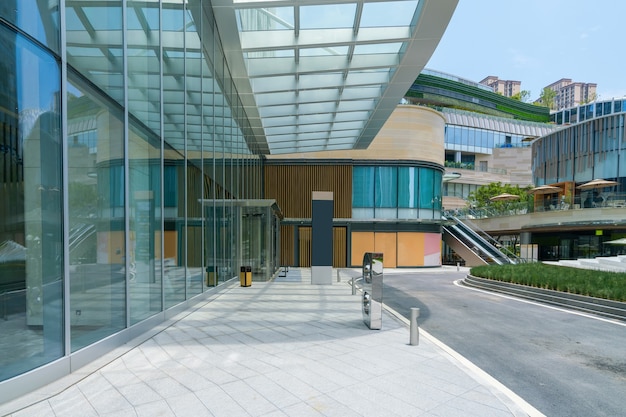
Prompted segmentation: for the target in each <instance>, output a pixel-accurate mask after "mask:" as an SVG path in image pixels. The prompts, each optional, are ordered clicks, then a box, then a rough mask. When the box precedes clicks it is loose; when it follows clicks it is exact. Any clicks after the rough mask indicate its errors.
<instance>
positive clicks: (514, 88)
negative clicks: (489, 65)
mask: <svg viewBox="0 0 626 417" xmlns="http://www.w3.org/2000/svg"><path fill="white" fill-rule="evenodd" d="M480 83H481V84H484V85H488V86H489V87H491V88H492V89H493V91H494V92H496V93H498V94H502V95H503V96H505V97H512V96H514V95H516V94H519V93H520V88H521V85H522V83H521V82H520V81H514V80H501V79H499V78H498V77H496V76H495V75H490V76H488V77H485V78H483V79H482V80H481V81H480Z"/></svg>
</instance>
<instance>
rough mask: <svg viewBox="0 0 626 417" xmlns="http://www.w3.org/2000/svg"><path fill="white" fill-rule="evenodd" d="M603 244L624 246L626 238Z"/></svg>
mask: <svg viewBox="0 0 626 417" xmlns="http://www.w3.org/2000/svg"><path fill="white" fill-rule="evenodd" d="M604 243H608V244H609V245H626V237H623V238H621V239H615V240H609V241H608V242H604Z"/></svg>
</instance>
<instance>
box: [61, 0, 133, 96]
mask: <svg viewBox="0 0 626 417" xmlns="http://www.w3.org/2000/svg"><path fill="white" fill-rule="evenodd" d="M65 17H66V24H65V28H66V36H67V46H66V50H67V62H68V64H69V65H71V66H72V67H74V68H75V69H77V70H78V71H79V72H80V73H81V74H82V75H83V76H84V77H87V79H89V81H91V82H92V83H94V84H95V85H97V86H98V87H100V88H101V89H102V90H104V91H105V92H106V93H107V94H108V95H109V96H110V97H111V98H113V100H115V101H117V102H118V103H120V104H124V78H123V71H124V56H123V31H122V20H123V19H122V2H121V1H117V2H85V1H83V0H65Z"/></svg>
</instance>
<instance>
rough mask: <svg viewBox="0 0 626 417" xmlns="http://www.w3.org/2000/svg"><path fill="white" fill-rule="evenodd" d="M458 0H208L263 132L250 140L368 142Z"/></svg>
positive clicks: (284, 148) (300, 147)
mask: <svg viewBox="0 0 626 417" xmlns="http://www.w3.org/2000/svg"><path fill="white" fill-rule="evenodd" d="M457 3H458V0H399V1H368V0H365V1H363V0H360V1H352V2H350V1H348V2H339V1H332V0H295V1H294V0H286V1H262V0H261V1H255V0H213V1H212V4H213V9H214V13H215V20H216V22H217V26H218V31H219V34H220V38H221V41H222V46H223V49H224V53H225V55H226V60H227V64H228V67H229V68H230V71H231V74H232V76H233V79H234V83H235V88H236V89H237V91H238V93H239V95H240V97H241V101H242V103H243V106H244V108H245V112H246V114H247V116H248V118H249V120H250V124H251V127H252V131H253V133H254V135H255V137H256V140H258V141H260V143H258V144H256V145H257V146H255V148H257V149H261V150H262V152H265V153H270V154H278V153H292V152H314V151H322V150H347V149H365V148H367V147H368V146H369V144H370V143H371V141H372V140H373V139H374V137H375V136H376V134H377V133H378V131H379V130H380V128H381V127H382V126H383V124H384V123H385V121H386V120H387V119H388V118H389V116H390V114H391V112H392V111H393V110H394V109H395V107H396V105H397V104H398V103H399V101H400V99H401V98H402V97H403V96H404V95H405V93H406V91H407V90H408V89H409V87H410V86H411V85H412V83H413V81H414V80H415V78H417V76H418V75H419V73H420V71H421V70H422V69H423V68H424V66H425V65H426V63H427V62H428V60H429V59H430V57H431V55H432V54H433V52H434V51H435V48H436V47H437V45H438V43H439V41H440V40H441V37H442V36H443V33H444V31H445V29H446V27H447V25H448V23H449V21H450V19H451V17H452V14H453V12H454V9H455V8H456V5H457ZM250 139H251V138H248V140H250ZM264 141H265V143H263V142H264Z"/></svg>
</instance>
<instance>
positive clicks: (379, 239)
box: [374, 232, 397, 268]
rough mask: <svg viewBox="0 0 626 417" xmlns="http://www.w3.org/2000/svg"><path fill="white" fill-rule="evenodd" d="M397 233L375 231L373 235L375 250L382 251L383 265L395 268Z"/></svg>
mask: <svg viewBox="0 0 626 417" xmlns="http://www.w3.org/2000/svg"><path fill="white" fill-rule="evenodd" d="M396 235H397V233H395V232H376V233H375V236H374V247H375V249H374V250H375V252H382V253H383V266H384V267H385V268H395V267H396V266H397V238H396Z"/></svg>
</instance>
